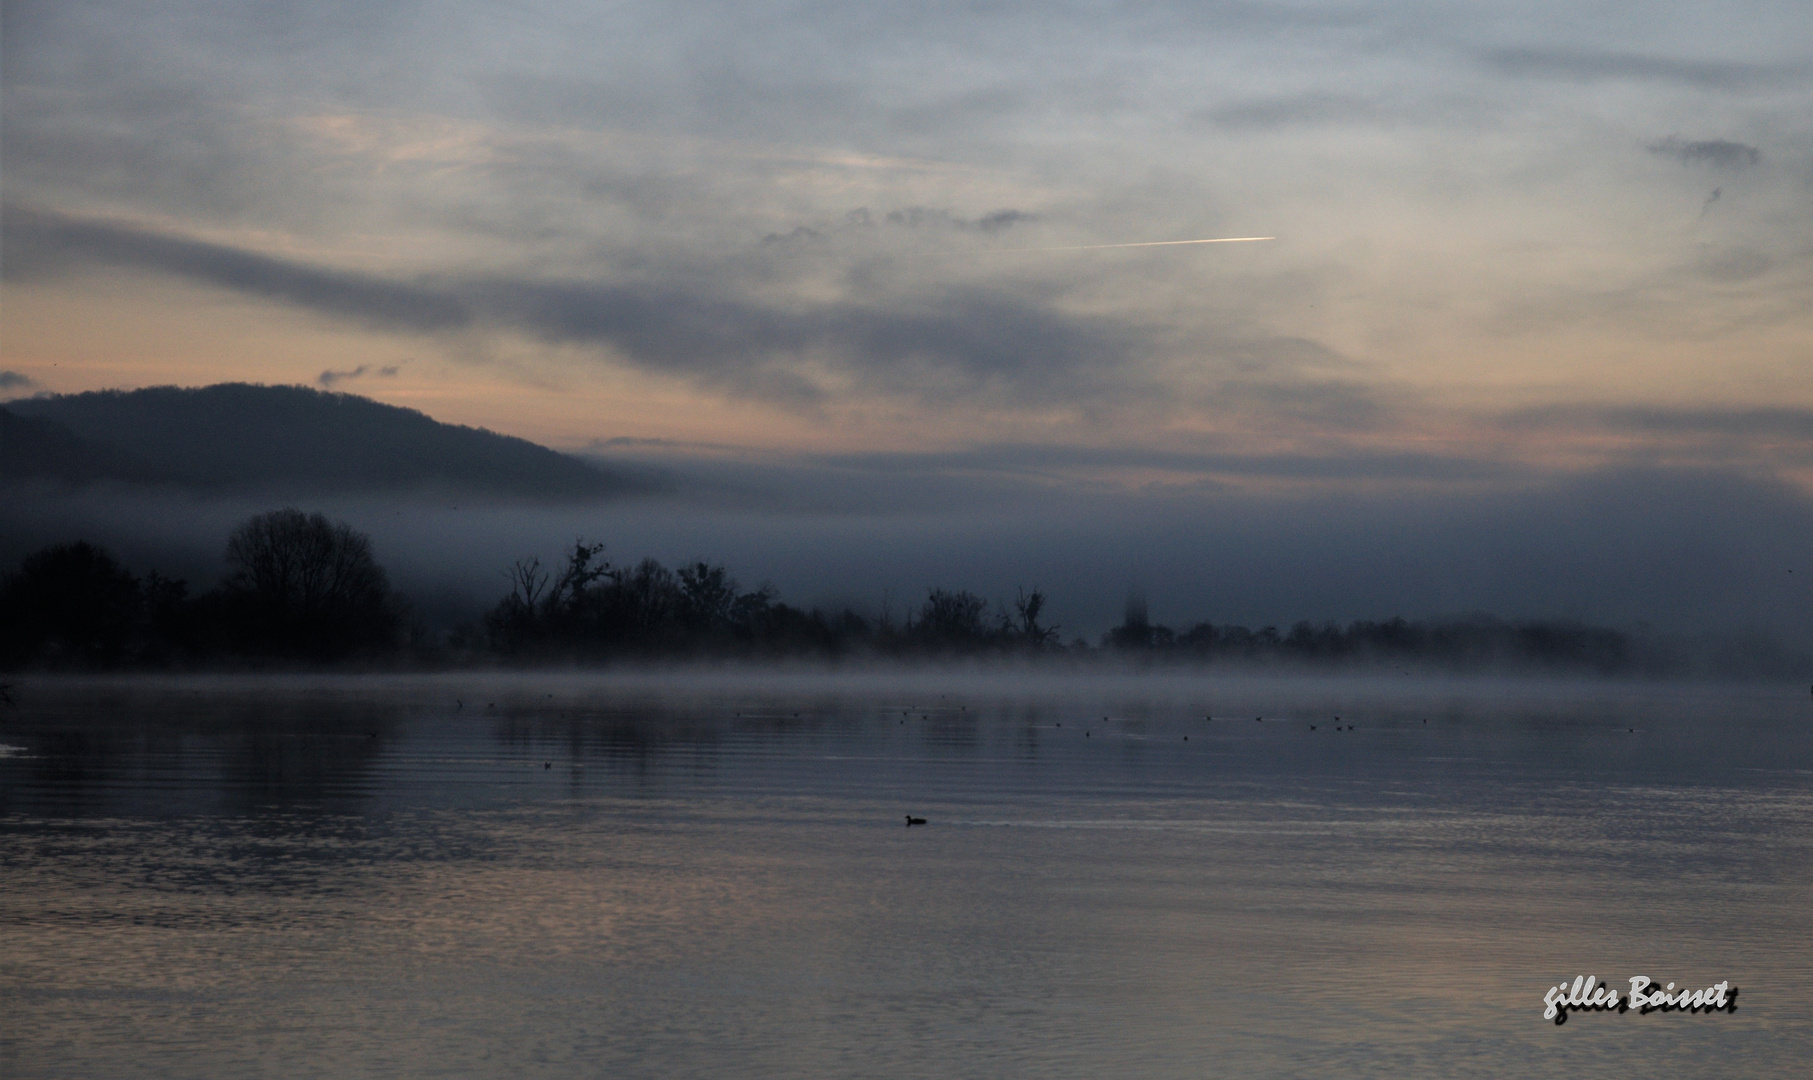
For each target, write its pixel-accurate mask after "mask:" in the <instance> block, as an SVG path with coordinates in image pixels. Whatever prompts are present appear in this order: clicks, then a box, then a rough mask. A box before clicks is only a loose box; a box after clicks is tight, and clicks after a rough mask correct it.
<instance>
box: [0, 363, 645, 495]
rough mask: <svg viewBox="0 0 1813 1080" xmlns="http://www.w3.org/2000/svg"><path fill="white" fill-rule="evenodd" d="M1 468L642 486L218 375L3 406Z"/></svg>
mask: <svg viewBox="0 0 1813 1080" xmlns="http://www.w3.org/2000/svg"><path fill="white" fill-rule="evenodd" d="M0 413H6V414H7V415H5V416H3V417H0V449H4V451H5V452H4V454H0V476H4V477H5V478H7V479H26V478H45V479H52V480H59V481H64V482H70V483H81V482H87V481H94V480H119V481H128V482H138V483H161V484H170V485H177V486H182V487H197V488H212V489H249V488H262V487H280V488H287V489H301V490H309V491H315V492H324V493H325V492H374V491H392V492H402V491H411V490H419V489H454V490H461V491H470V492H474V493H481V494H487V495H493V496H507V497H513V498H520V499H531V500H538V501H550V500H552V501H577V500H590V499H598V498H604V497H608V496H611V495H619V494H628V493H632V492H636V491H642V490H646V489H647V485H646V484H644V483H640V482H637V481H631V480H629V479H626V478H624V477H620V476H615V475H612V474H610V473H607V472H605V471H603V470H601V469H598V468H596V467H594V466H592V465H589V464H587V463H585V462H583V461H580V460H578V459H577V458H572V457H568V456H567V455H565V454H561V453H557V452H555V451H553V450H550V449H548V448H547V447H545V446H539V445H537V444H535V443H532V442H529V441H528V440H527V439H518V438H514V437H511V436H508V435H498V434H496V433H495V432H490V431H486V430H484V429H482V428H471V427H463V426H460V425H455V424H443V423H440V422H439V421H437V420H434V419H432V418H431V417H429V416H426V415H424V414H423V413H420V412H417V411H415V410H414V409H405V408H400V407H398V406H395V405H385V404H383V403H381V402H377V401H373V400H371V399H370V398H363V397H359V396H357V395H354V394H341V393H330V392H325V391H321V390H314V389H310V388H308V387H302V386H257V385H252V384H248V383H221V384H218V385H215V386H206V387H197V388H184V387H176V386H158V387H150V388H147V389H143V390H99V391H93V392H90V393H85V394H66V395H56V396H45V397H35V398H28V399H25V400H19V401H13V402H10V403H9V404H8V405H7V406H6V408H5V409H3V410H0Z"/></svg>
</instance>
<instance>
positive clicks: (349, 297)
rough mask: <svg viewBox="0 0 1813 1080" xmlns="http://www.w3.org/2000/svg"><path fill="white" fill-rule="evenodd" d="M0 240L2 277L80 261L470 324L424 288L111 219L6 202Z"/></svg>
mask: <svg viewBox="0 0 1813 1080" xmlns="http://www.w3.org/2000/svg"><path fill="white" fill-rule="evenodd" d="M0 235H4V237H5V240H6V271H7V273H8V274H9V275H11V274H13V273H14V269H15V262H14V259H15V257H16V256H17V257H22V259H23V262H24V264H25V267H26V268H27V269H28V272H44V271H54V269H55V267H56V264H58V263H60V262H62V261H64V260H68V259H86V260H93V261H96V262H100V263H104V264H109V265H114V266H128V267H134V268H138V269H144V270H153V271H158V272H161V273H166V274H174V275H177V276H179V277H184V278H188V279H190V280H193V281H200V282H205V283H206V284H209V285H216V286H219V287H221V288H224V289H231V290H233V291H234V292H241V293H247V294H249V295H252V296H259V297H264V298H266V299H269V300H278V301H282V302H285V303H289V304H295V305H297V306H299V307H303V308H308V309H309V310H312V311H318V312H322V313H324V314H328V315H334V316H339V317H343V318H352V319H356V320H358V321H360V322H363V323H367V324H370V325H377V326H386V327H397V328H401V329H408V330H449V329H457V328H459V327H462V326H465V325H467V324H468V323H469V322H471V320H472V315H471V312H470V311H469V310H468V309H467V308H466V306H465V304H463V303H462V302H461V301H460V300H458V299H457V298H455V297H452V296H448V295H445V294H441V293H437V292H436V291H434V290H432V289H428V288H423V287H419V286H415V285H407V284H400V283H396V282H391V281H386V280H384V279H382V278H378V277H375V276H373V275H370V274H358V273H350V272H345V271H338V270H330V269H324V268H320V267H312V266H307V265H304V264H301V263H297V262H293V261H290V260H286V259H277V258H272V257H270V256H268V255H259V254H256V253H253V252H249V251H243V250H240V249H238V248H234V247H229V246H227V245H224V244H212V243H206V242H203V241H198V240H188V239H184V238H182V237H175V236H168V235H164V234H162V233H156V232H151V231H148V230H144V229H138V228H134V227H132V226H130V225H125V224H120V223H116V222H108V221H98V220H92V219H83V218H73V217H68V216H65V215H61V214H55V213H48V212H41V211H36V210H29V209H25V208H23V207H18V206H10V205H9V206H6V207H5V208H4V209H0Z"/></svg>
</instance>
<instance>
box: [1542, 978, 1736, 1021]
mask: <svg viewBox="0 0 1813 1080" xmlns="http://www.w3.org/2000/svg"><path fill="white" fill-rule="evenodd" d="M1652 986H1655V984H1654V983H1653V982H1651V981H1650V980H1649V976H1647V975H1632V976H1631V977H1630V993H1629V994H1619V993H1618V992H1617V991H1616V990H1613V989H1612V988H1611V987H1609V986H1605V985H1602V984H1600V983H1599V977H1598V976H1597V975H1578V976H1575V978H1574V982H1573V985H1572V986H1571V987H1570V986H1569V985H1568V984H1567V983H1566V982H1563V983H1561V984H1560V985H1559V986H1551V987H1549V992H1548V993H1546V994H1544V995H1542V1003H1543V1004H1544V1005H1546V1006H1548V1008H1546V1009H1544V1010H1542V1018H1543V1019H1544V1020H1553V1021H1555V1022H1556V1023H1557V1024H1562V1023H1566V1022H1567V1014H1568V1013H1569V1012H1581V1011H1585V1010H1588V1009H1591V1010H1592V1011H1594V1012H1628V1011H1629V1010H1631V1009H1635V1010H1637V1011H1638V1012H1639V1013H1647V1012H1650V1011H1652V1010H1657V1009H1659V1010H1661V1011H1663V1012H1667V1011H1669V1010H1674V1011H1677V1012H1718V1011H1720V1010H1721V1009H1722V1010H1724V1011H1725V1012H1736V1011H1737V987H1735V986H1732V985H1731V984H1730V983H1729V982H1722V981H1721V982H1716V983H1713V984H1712V985H1711V986H1708V987H1706V988H1705V989H1703V990H1679V991H1677V990H1676V989H1675V984H1674V983H1669V984H1668V985H1667V986H1666V987H1661V988H1658V989H1655V990H1651V989H1650V987H1652Z"/></svg>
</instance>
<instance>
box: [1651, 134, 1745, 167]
mask: <svg viewBox="0 0 1813 1080" xmlns="http://www.w3.org/2000/svg"><path fill="white" fill-rule="evenodd" d="M1647 149H1648V150H1649V152H1650V153H1652V154H1660V155H1661V156H1663V157H1669V158H1674V159H1675V160H1676V161H1679V162H1680V163H1681V164H1683V165H1711V166H1714V167H1716V168H1720V169H1741V168H1744V167H1745V166H1747V165H1755V164H1756V163H1757V162H1759V161H1761V160H1763V152H1762V151H1761V150H1758V149H1757V148H1756V147H1754V146H1747V145H1745V144H1744V143H1741V142H1732V141H1731V140H1730V139H1703V140H1697V141H1687V140H1683V139H1681V138H1679V137H1678V136H1674V135H1670V136H1669V137H1668V138H1666V139H1663V140H1661V141H1660V142H1653V143H1650V144H1649V146H1648V148H1647Z"/></svg>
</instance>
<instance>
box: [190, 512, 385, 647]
mask: <svg viewBox="0 0 1813 1080" xmlns="http://www.w3.org/2000/svg"><path fill="white" fill-rule="evenodd" d="M226 560H227V569H228V573H227V579H226V582H225V588H226V591H227V592H228V593H229V594H230V595H232V596H234V597H235V598H236V599H237V600H238V602H239V604H240V609H241V610H242V612H244V613H245V615H246V616H247V617H248V619H249V621H250V622H251V623H252V625H251V626H250V627H248V629H250V630H251V631H252V632H253V633H255V634H257V635H259V636H261V637H263V638H264V639H265V640H264V642H263V643H264V644H266V645H267V646H274V647H276V648H278V649H279V650H280V651H289V650H293V649H301V650H303V651H306V652H309V653H312V654H318V655H334V654H343V653H346V652H351V651H354V650H356V649H358V648H360V647H363V646H367V645H376V644H380V643H382V642H383V641H384V639H386V638H387V637H389V636H390V635H391V634H393V633H394V631H395V630H396V626H397V623H398V618H397V615H396V613H395V612H394V611H393V610H392V605H391V602H390V601H391V595H390V582H389V580H388V579H387V578H386V577H385V574H384V568H383V567H381V566H379V565H378V563H377V560H375V559H373V558H372V554H371V540H370V538H368V537H367V536H365V534H363V533H359V532H355V531H353V529H352V527H351V526H349V525H347V524H346V523H345V522H331V521H329V520H328V519H327V518H326V517H323V516H322V515H320V514H304V513H303V512H302V511H300V510H297V509H295V508H293V507H291V508H286V509H283V510H273V511H271V512H269V513H266V514H259V515H258V516H257V517H254V518H251V519H250V520H248V521H246V522H245V523H244V524H242V525H240V526H239V528H237V529H234V530H233V535H232V536H231V537H229V538H228V540H227V554H226Z"/></svg>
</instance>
